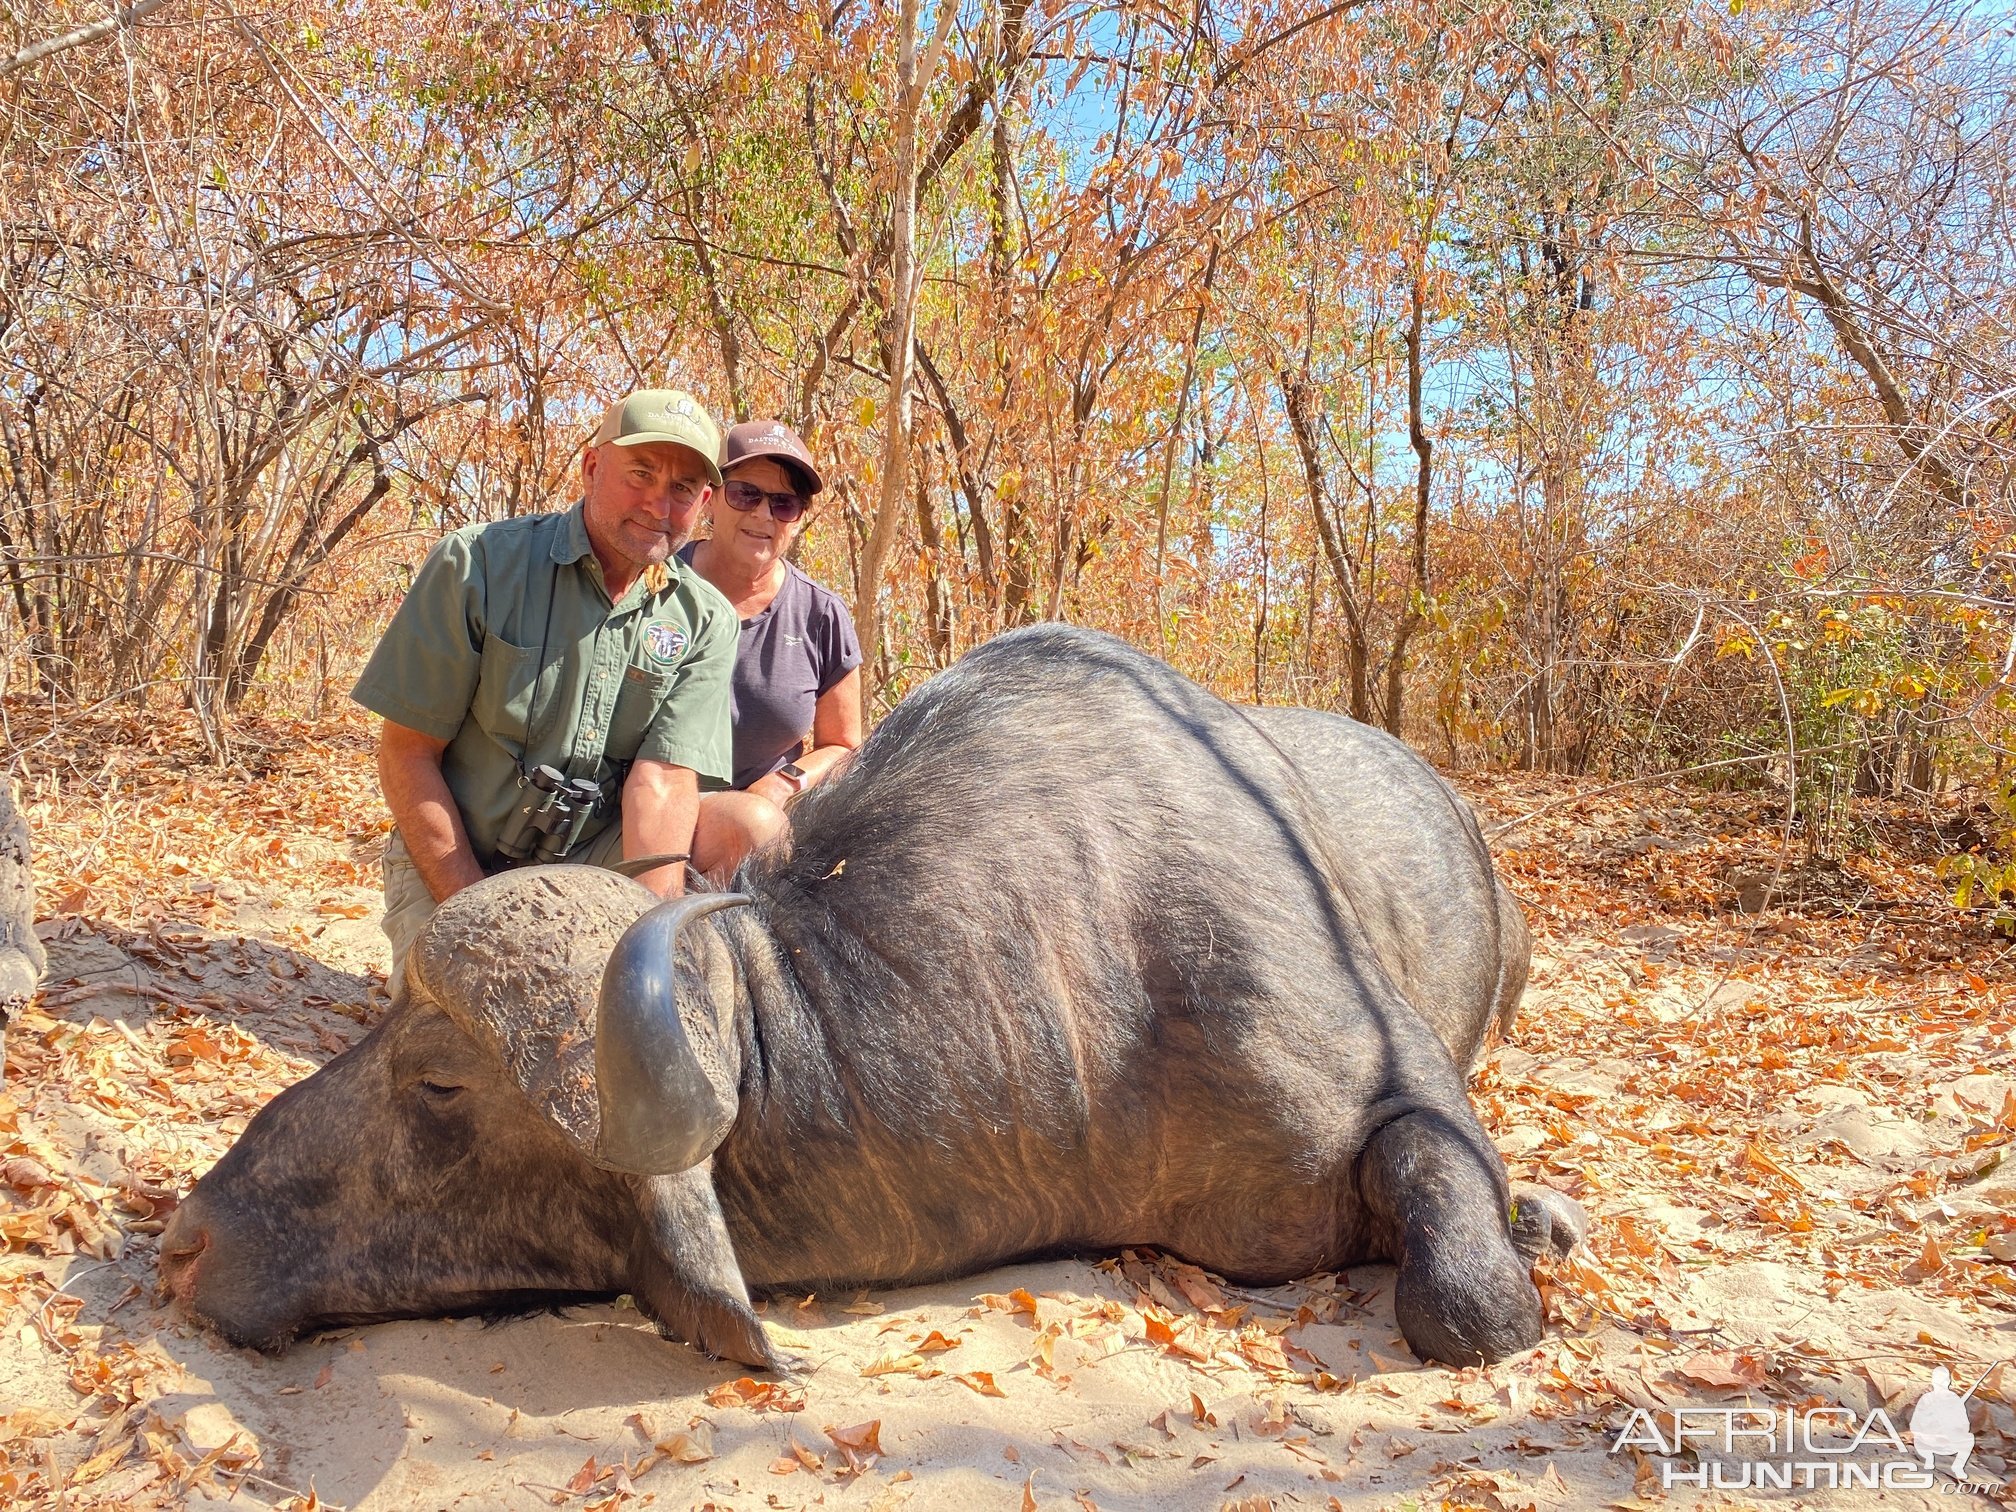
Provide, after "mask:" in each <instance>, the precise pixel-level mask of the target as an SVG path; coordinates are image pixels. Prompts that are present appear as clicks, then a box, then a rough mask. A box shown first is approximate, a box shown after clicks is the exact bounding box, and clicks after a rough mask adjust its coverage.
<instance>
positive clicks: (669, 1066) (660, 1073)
mask: <svg viewBox="0 0 2016 1512" xmlns="http://www.w3.org/2000/svg"><path fill="white" fill-rule="evenodd" d="M748 901H749V899H748V898H747V897H746V896H745V895H743V894H741V893H702V894H698V895H695V896H691V897H683V898H674V899H672V900H671V901H669V902H666V903H661V904H659V905H658V906H657V907H656V908H654V909H652V910H651V911H650V912H649V913H647V914H646V915H644V917H643V918H641V919H639V920H638V921H637V922H636V923H634V924H632V925H631V926H630V928H629V929H628V930H626V931H625V932H624V935H623V938H622V939H620V940H618V941H617V942H616V948H615V950H614V951H612V952H611V953H610V956H609V962H608V964H607V965H606V966H604V967H603V968H602V995H601V999H600V1003H599V1006H598V1009H597V1015H596V1028H595V1088H596V1101H597V1103H598V1105H599V1107H600V1111H601V1129H600V1135H599V1138H598V1139H597V1142H596V1150H595V1160H596V1163H597V1164H598V1165H602V1166H605V1167H607V1168H609V1169H611V1170H617V1171H632V1172H635V1173H637V1174H639V1175H651V1176H656V1175H664V1174H666V1173H669V1172H672V1171H683V1170H686V1169H687V1168H688V1167H690V1166H695V1165H698V1164H699V1163H700V1162H701V1161H703V1160H705V1159H706V1158H707V1157H708V1156H709V1155H710V1154H712V1153H713V1151H714V1148H715V1146H716V1145H718V1144H720V1143H721V1141H722V1139H723V1138H725V1137H726V1136H727V1133H728V1126H729V1125H730V1124H731V1123H733V1122H734V1121H735V1085H734V1080H735V1079H734V1077H733V1076H732V1075H731V1074H730V1073H729V1069H728V1065H727V1062H726V1061H725V1060H724V1059H723V1056H722V1052H721V1043H720V1037H719V1031H718V1029H717V1027H716V1025H715V1021H714V1015H713V1012H712V1007H713V1005H712V1004H711V1003H704V1004H703V1003H695V1004H693V1005H691V1007H692V1018H691V1019H690V1020H689V1018H688V1017H687V1016H685V1015H682V1014H681V1012H680V1004H679V993H678V990H677V987H676V983H675V980H674V975H673V962H674V958H675V956H676V953H677V951H678V947H679V931H680V930H682V929H684V928H685V927H686V926H687V925H688V924H690V923H692V922H693V921H694V920H695V919H698V918H701V917H703V916H704V915H706V914H710V913H713V912H714V911H715V910H716V909H721V908H731V907H733V906H734V905H736V904H738V903H747V902H748Z"/></svg>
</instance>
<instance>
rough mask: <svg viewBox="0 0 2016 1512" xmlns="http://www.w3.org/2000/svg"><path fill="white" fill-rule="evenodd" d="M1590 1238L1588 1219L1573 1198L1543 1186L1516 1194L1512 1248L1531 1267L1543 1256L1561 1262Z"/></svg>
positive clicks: (1513, 1195)
mask: <svg viewBox="0 0 2016 1512" xmlns="http://www.w3.org/2000/svg"><path fill="white" fill-rule="evenodd" d="M1588 1237H1589V1215H1588V1214H1587V1213H1585V1212H1584V1211H1583V1210H1582V1204H1581V1203H1579V1202H1577V1201H1576V1200H1575V1199H1574V1198H1573V1197H1568V1196H1564V1195H1563V1194H1562V1193H1560V1192H1557V1191H1555V1190H1554V1189H1553V1188H1552V1187H1543V1186H1522V1187H1519V1188H1517V1189H1515V1190H1514V1191H1513V1193H1512V1247H1513V1248H1514V1249H1516V1250H1517V1251H1518V1252H1519V1258H1520V1259H1522V1260H1524V1261H1525V1262H1526V1263H1527V1264H1528V1265H1531V1264H1533V1262H1534V1261H1536V1260H1538V1259H1539V1258H1540V1257H1541V1256H1542V1255H1551V1256H1553V1257H1554V1258H1555V1259H1560V1258H1561V1257H1562V1256H1564V1255H1566V1254H1567V1253H1568V1252H1569V1251H1570V1250H1572V1249H1574V1248H1575V1246H1576V1245H1578V1244H1580V1243H1581V1242H1582V1241H1583V1240H1584V1239H1587V1238H1588Z"/></svg>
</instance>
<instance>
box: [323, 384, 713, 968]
mask: <svg viewBox="0 0 2016 1512" xmlns="http://www.w3.org/2000/svg"><path fill="white" fill-rule="evenodd" d="M720 450H721V435H720V432H719V430H717V429H716V428H715V425H714V422H713V421H712V420H711V419H710V418H709V417H708V415H707V413H706V411H705V410H703V409H702V408H701V407H700V405H699V404H698V403H697V402H696V401H695V400H694V399H693V398H692V396H691V395H689V394H685V393H681V392H678V391H677V390H664V389H649V390H644V391H642V392H639V393H634V394H631V395H630V396H629V397H628V398H626V399H623V400H621V401H619V402H618V403H616V404H613V405H611V406H610V407H609V409H608V411H607V412H606V413H605V414H604V415H603V417H602V423H601V425H600V427H599V428H598V429H597V430H596V432H595V438H594V441H593V443H592V444H591V445H590V447H589V449H588V451H587V453H586V454H585V455H584V456H583V457H582V459H581V499H580V502H579V503H577V504H576V505H575V506H574V507H573V508H572V509H570V510H568V511H566V512H565V513H562V514H547V515H532V516H527V517H523V518H520V519H514V520H502V521H497V522H495V523H492V524H488V525H473V526H469V527H466V528H464V529H462V530H458V531H455V532H454V533H453V534H451V535H449V536H447V537H445V538H444V539H443V540H442V541H441V542H440V543H439V544H438V545H437V546H436V547H435V548H434V550H433V551H432V552H430V553H429V554H428V556H427V560H426V561H425V562H424V563H423V564H422V565H421V568H420V571H419V573H418V574H417V575H416V576H415V577H414V579H413V586H412V588H411V589H410V590H409V591H408V593H407V595H406V598H405V600H404V602H402V603H401V604H400V606H399V609H398V612H397V613H396V614H394V615H393V617H392V623H391V625H390V626H389V627H388V628H387V629H386V631H385V637H384V639H383V640H381V641H380V642H379V643H378V648H377V650H376V651H374V652H373V653H372V656H371V660H370V662H369V663H368V664H367V665H366V666H365V668H364V674H363V676H362V677H360V678H359V679H358V681H357V686H356V687H355V688H354V689H353V690H352V692H351V696H352V697H353V698H355V699H356V700H357V701H358V702H359V703H361V704H363V705H364V706H365V707H366V708H368V709H370V710H372V711H373V712H374V713H377V714H381V715H383V716H384V719H385V725H384V728H383V730H382V731H381V733H380V736H379V741H378V775H379V780H380V782H381V783H382V785H383V787H384V791H385V803H386V806H387V807H388V808H390V809H391V811H392V819H393V822H394V824H395V825H396V826H397V829H396V831H395V833H394V834H393V836H392V840H391V843H390V845H389V846H388V847H387V849H386V853H385V868H384V870H385V934H386V936H387V938H389V939H390V940H391V942H392V978H391V981H392V991H393V994H394V996H395V997H396V996H398V995H400V994H401V993H402V992H403V990H404V982H405V974H404V973H405V960H406V952H407V949H408V947H409V946H410V945H411V944H412V942H413V940H414V939H415V938H416V937H417V936H418V934H419V933H420V930H421V928H422V926H424V925H425V924H426V922H427V920H428V918H429V917H431V916H432V914H433V912H434V909H435V907H436V906H437V905H438V904H440V903H441V902H443V901H444V900H446V899H447V898H449V897H451V896H453V895H454V894H455V893H457V892H459V891H461V889H463V888H465V887H467V886H468V885H469V884H470V883H471V882H474V881H476V880H478V879H479V878H481V877H483V876H485V875H487V874H489V873H491V872H494V871H498V870H501V869H502V868H503V867H505V866H508V865H510V864H513V857H512V856H511V855H509V854H506V853H503V852H500V849H499V846H500V842H501V843H503V844H504V845H505V846H507V847H510V846H513V845H514V842H516V847H515V848H517V849H521V850H522V849H524V848H525V845H526V843H527V842H528V841H529V843H530V844H533V845H536V844H537V842H538V841H539V839H540V835H539V834H538V833H537V832H536V831H535V832H533V833H531V834H530V835H529V836H527V834H526V833H525V830H524V824H523V822H522V820H520V819H519V818H518V815H519V812H520V810H521V809H522V808H523V807H524V806H525V805H526V804H527V801H528V800H532V801H533V802H535V803H536V802H538V801H541V800H543V799H544V797H545V795H544V794H543V793H541V792H539V791H538V789H537V788H536V787H535V786H534V785H532V783H531V779H532V778H533V776H534V775H535V774H536V773H537V769H538V768H539V767H541V766H546V767H551V768H554V769H556V770H558V771H559V772H560V773H561V774H562V775H563V776H564V777H567V778H570V779H586V780H587V781H588V782H591V783H593V784H595V785H596V788H597V792H596V796H595V797H594V798H593V799H592V800H588V801H584V802H582V803H581V804H580V805H579V806H580V807H582V808H584V809H587V810H588V811H589V812H588V815H587V817H586V819H585V822H584V824H583V827H582V829H581V831H580V833H579V836H578V838H577V839H576V840H575V843H574V844H573V845H572V847H571V848H570V849H568V850H567V852H566V854H565V856H564V858H563V859H565V860H567V861H570V862H576V861H578V862H584V863H587V864H590V865H614V864H616V862H617V860H618V858H619V857H620V858H621V859H623V860H639V859H643V858H648V857H653V856H668V855H681V854H684V853H687V852H689V851H692V852H697V854H696V855H695V864H697V865H699V866H701V867H702V868H703V869H704V868H705V867H706V866H707V865H709V864H710V857H709V856H708V854H707V846H708V843H709V838H710V837H709V836H707V835H705V834H702V835H699V836H697V837H696V835H695V832H694V831H695V821H696V818H697V816H698V813H699V807H700V789H701V788H702V787H703V786H705V787H708V788H721V787H726V786H727V784H728V778H729V775H730V772H731V770H732V757H731V752H732V744H731V736H730V730H729V717H728V694H729V681H730V677H731V675H732V673H733V671H734V666H735V651H736V643H737V640H738V638H739V623H738V621H737V620H736V617H735V613H734V610H733V609H731V608H730V607H729V605H728V602H727V600H726V599H724V598H722V596H721V595H720V593H719V592H717V591H716V590H715V589H714V588H712V587H711V586H709V585H708V584H707V583H706V582H705V581H703V580H702V579H701V578H700V576H699V575H698V574H697V573H695V572H693V571H692V570H691V569H690V568H688V567H685V566H683V565H682V564H681V563H680V562H678V561H677V560H676V559H675V557H674V555H673V554H674V553H675V552H676V551H677V550H678V549H679V547H680V546H682V545H684V544H685V542H686V539H687V537H688V536H689V535H690V534H691V533H692V529H693V525H694V522H695V521H696V520H697V519H699V517H700V515H701V512H702V511H703V510H704V509H705V508H706V507H707V503H708V501H709V499H710V498H711V496H712V493H713V490H714V489H715V488H717V487H719V486H720V483H721V470H720ZM641 880H642V881H643V882H644V883H645V885H646V886H648V887H650V888H652V889H653V890H654V891H657V892H659V893H661V894H664V895H667V896H670V895H672V894H675V893H677V892H679V891H681V890H682V889H683V887H684V881H685V868H684V866H683V865H682V864H680V863H679V862H677V861H671V862H667V863H665V864H663V865H660V866H657V867H655V868H653V869H651V870H648V871H645V872H643V873H642V875H641Z"/></svg>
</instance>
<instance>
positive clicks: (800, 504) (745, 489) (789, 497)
mask: <svg viewBox="0 0 2016 1512" xmlns="http://www.w3.org/2000/svg"><path fill="white" fill-rule="evenodd" d="M722 491H723V492H724V493H725V494H726V495H727V496H728V504H729V507H730V508H731V509H739V510H740V511H741V512H742V513H743V514H749V513H750V512H752V511H753V510H754V509H755V508H756V507H757V506H758V505H761V504H768V505H769V506H770V518H771V519H773V520H775V521H776V522H777V523H778V524H779V525H789V524H790V523H791V522H792V521H793V520H795V519H797V518H798V517H799V516H800V515H802V514H803V513H805V511H806V510H808V509H810V508H811V507H812V502H811V500H809V499H807V498H806V497H805V495H803V494H799V493H771V492H770V491H769V490H768V489H764V488H758V487H757V486H756V485H755V484H754V483H743V482H739V481H736V480H734V479H730V480H729V482H728V483H727V484H726V485H724V487H723V489H722Z"/></svg>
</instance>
